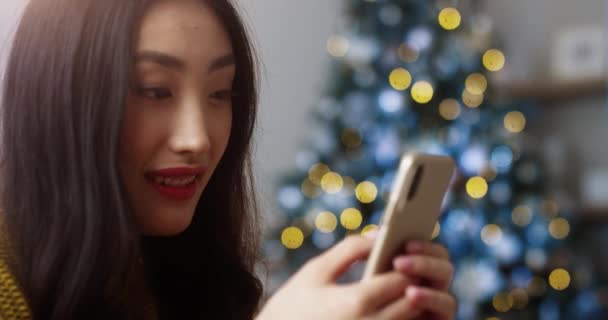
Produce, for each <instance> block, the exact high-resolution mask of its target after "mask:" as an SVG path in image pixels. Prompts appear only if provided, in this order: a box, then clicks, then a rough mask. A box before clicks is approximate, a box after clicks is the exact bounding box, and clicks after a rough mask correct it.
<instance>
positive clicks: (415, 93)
mask: <svg viewBox="0 0 608 320" xmlns="http://www.w3.org/2000/svg"><path fill="white" fill-rule="evenodd" d="M433 93H434V92H433V86H432V85H431V84H430V83H429V82H428V81H423V80H421V81H417V82H416V83H414V86H413V87H412V92H411V94H412V98H413V99H414V101H416V102H418V103H420V104H425V103H428V102H429V101H431V100H432V99H433Z"/></svg>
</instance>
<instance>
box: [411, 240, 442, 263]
mask: <svg viewBox="0 0 608 320" xmlns="http://www.w3.org/2000/svg"><path fill="white" fill-rule="evenodd" d="M405 252H406V253H408V254H420V255H427V256H432V257H436V258H441V259H445V260H449V259H450V253H449V252H448V249H446V248H445V247H444V246H442V245H439V244H437V243H433V242H431V241H417V240H412V241H409V242H408V243H406V244H405Z"/></svg>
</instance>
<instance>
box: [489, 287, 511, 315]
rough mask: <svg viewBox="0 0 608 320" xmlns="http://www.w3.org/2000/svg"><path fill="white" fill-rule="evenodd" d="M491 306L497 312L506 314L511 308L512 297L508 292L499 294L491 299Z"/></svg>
mask: <svg viewBox="0 0 608 320" xmlns="http://www.w3.org/2000/svg"><path fill="white" fill-rule="evenodd" d="M492 305H493V306H494V309H496V311H498V312H507V311H509V310H511V308H513V297H512V296H511V294H510V293H508V292H499V293H497V294H496V295H495V296H494V298H493V299H492Z"/></svg>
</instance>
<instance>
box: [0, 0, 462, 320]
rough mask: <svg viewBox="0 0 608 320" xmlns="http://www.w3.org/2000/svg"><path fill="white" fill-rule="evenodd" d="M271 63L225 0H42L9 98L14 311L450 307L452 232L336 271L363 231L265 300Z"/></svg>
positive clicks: (445, 314) (435, 312)
mask: <svg viewBox="0 0 608 320" xmlns="http://www.w3.org/2000/svg"><path fill="white" fill-rule="evenodd" d="M255 70H256V69H255V58H254V55H253V52H252V48H251V46H250V43H249V40H248V37H247V34H246V32H245V29H244V28H243V25H242V23H241V20H240V18H239V16H238V15H237V13H236V11H235V9H234V8H233V6H232V5H231V3H230V2H229V1H227V0H206V1H205V0H129V1H125V0H103V1H99V0H30V3H29V4H28V6H27V8H26V9H25V13H24V15H23V17H22V20H21V23H20V25H19V27H18V30H17V32H16V34H15V38H14V44H13V47H12V51H11V54H10V58H9V61H8V64H7V71H6V74H5V79H4V88H3V97H2V115H1V121H2V123H1V130H2V131H1V132H2V153H1V156H2V158H1V180H0V181H1V189H0V191H1V193H0V195H1V198H0V200H1V201H2V202H1V207H2V210H3V211H2V216H1V221H2V228H3V229H2V230H3V233H2V236H3V240H2V241H1V243H2V249H0V289H1V290H3V291H2V292H0V306H2V307H0V312H5V313H4V314H2V313H0V318H2V316H5V317H6V316H7V314H8V313H10V312H12V314H13V315H17V316H16V318H19V317H21V318H29V317H32V318H34V319H199V318H200V319H202V318H204V319H252V318H254V317H255V318H256V319H258V320H282V319H319V320H322V319H419V318H426V317H427V315H428V316H432V317H434V318H437V319H452V318H453V315H454V310H455V302H454V299H453V297H452V296H450V295H449V294H448V292H447V291H448V287H449V285H450V281H451V277H452V272H453V271H452V265H451V264H450V262H449V260H448V257H447V252H446V250H445V249H444V248H443V247H440V246H438V245H434V244H431V243H426V242H422V243H413V244H411V246H410V247H408V248H404V255H407V256H402V257H398V258H397V259H396V260H395V270H393V271H392V272H389V273H386V274H384V275H381V276H377V277H375V278H373V279H372V280H370V281H367V282H364V283H353V284H340V285H338V284H336V283H335V280H336V279H337V278H338V277H339V276H340V275H341V274H342V273H343V272H345V271H346V270H347V269H348V267H349V266H350V265H351V264H352V263H353V262H355V261H356V260H358V259H363V258H365V257H366V255H367V254H369V251H370V249H371V244H372V242H373V240H372V239H369V238H365V237H361V236H351V237H348V238H347V239H345V240H344V241H342V242H340V243H338V244H337V245H335V246H334V247H333V248H330V249H329V250H328V251H326V252H325V253H323V254H321V255H320V256H318V257H315V258H313V259H312V260H311V261H309V262H308V263H307V264H306V265H305V266H304V267H302V269H301V270H299V271H298V272H297V273H296V274H295V275H294V276H293V277H292V278H291V279H290V280H289V281H288V282H287V283H286V284H285V285H284V286H283V287H282V288H281V289H280V290H278V292H276V293H275V294H274V296H272V297H271V299H270V300H269V301H268V302H267V303H266V304H265V305H261V297H262V290H263V289H262V286H261V282H260V281H259V279H258V278H257V277H256V275H255V273H254V265H255V264H256V262H258V261H259V258H260V257H259V256H258V252H259V250H258V246H259V239H258V235H259V232H258V224H259V221H258V216H257V211H256V205H255V201H254V194H255V193H254V190H253V183H252V174H251V166H250V144H251V137H252V133H253V128H254V122H255V118H256V103H257V95H256V73H255ZM422 283H424V285H422ZM2 310H4V311H2ZM7 310H8V311H7Z"/></svg>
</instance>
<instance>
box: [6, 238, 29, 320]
mask: <svg viewBox="0 0 608 320" xmlns="http://www.w3.org/2000/svg"><path fill="white" fill-rule="evenodd" d="M7 259H8V248H7V241H6V237H5V235H4V234H1V235H0V320H23V319H32V317H31V315H30V314H31V312H30V310H29V308H28V305H27V303H26V300H25V297H24V296H23V294H22V293H21V290H20V289H19V286H18V285H17V282H16V281H15V278H14V277H13V275H12V274H11V272H10V270H9V267H8V263H7Z"/></svg>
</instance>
